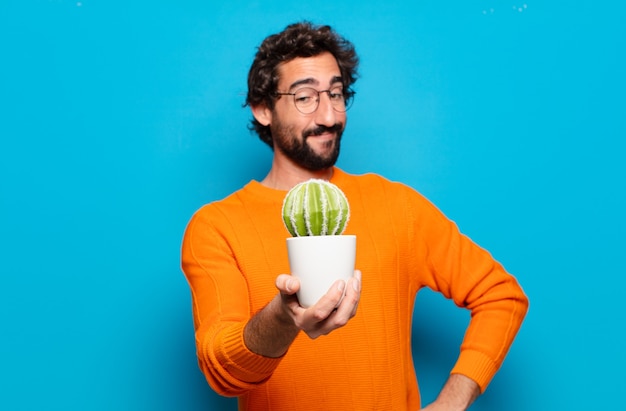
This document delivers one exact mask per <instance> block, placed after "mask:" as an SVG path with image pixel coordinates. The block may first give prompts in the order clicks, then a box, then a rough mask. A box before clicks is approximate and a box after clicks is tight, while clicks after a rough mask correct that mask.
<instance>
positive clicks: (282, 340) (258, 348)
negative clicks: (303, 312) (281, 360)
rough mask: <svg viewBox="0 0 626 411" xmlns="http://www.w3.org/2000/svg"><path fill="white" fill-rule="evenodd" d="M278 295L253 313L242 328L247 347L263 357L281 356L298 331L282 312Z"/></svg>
mask: <svg viewBox="0 0 626 411" xmlns="http://www.w3.org/2000/svg"><path fill="white" fill-rule="evenodd" d="M280 298H281V297H280V295H277V296H276V297H275V298H274V299H272V301H270V302H269V304H267V305H266V306H265V307H264V308H263V309H262V310H261V311H259V312H258V313H257V314H255V315H254V316H253V317H252V318H250V321H248V324H246V326H245V328H244V330H243V338H244V342H245V344H246V347H248V349H249V350H250V351H252V352H254V353H256V354H259V355H263V356H265V357H272V358H278V357H281V356H283V355H284V354H285V353H286V352H287V350H288V349H289V346H290V345H291V343H292V342H293V340H294V339H295V338H296V336H297V335H298V332H299V331H300V330H299V329H298V328H297V327H296V326H295V325H294V324H293V321H291V318H289V316H287V315H285V313H284V312H282V308H281V304H280Z"/></svg>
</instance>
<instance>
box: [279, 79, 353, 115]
mask: <svg viewBox="0 0 626 411" xmlns="http://www.w3.org/2000/svg"><path fill="white" fill-rule="evenodd" d="M335 89H341V94H342V96H343V105H344V109H343V110H342V109H339V108H337V107H335V105H334V104H333V100H332V99H331V96H330V94H331V92H332V91H333V90H335ZM302 90H313V91H314V92H316V93H317V99H316V100H315V108H314V109H313V110H311V111H308V112H305V111H302V110H301V109H300V108H299V107H298V103H297V101H296V95H297V94H298V93H299V92H301V91H302ZM322 93H326V94H328V98H329V99H331V100H330V106H331V107H332V108H333V110H335V111H336V112H338V113H345V112H346V111H348V109H349V108H350V107H352V97H354V94H355V93H354V92H353V91H348V92H346V91H344V90H343V88H342V87H341V86H336V87H333V88H331V89H327V90H317V89H315V88H313V87H302V88H300V89H298V90H296V91H294V92H293V93H281V92H278V91H277V92H275V93H274V96H275V97H277V98H280V96H293V105H294V106H295V107H296V110H298V111H299V112H300V113H302V114H313V113H315V112H316V111H317V109H318V108H319V107H320V100H321V97H320V95H321V94H322ZM333 94H334V93H333Z"/></svg>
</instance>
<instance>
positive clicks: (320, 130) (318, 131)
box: [302, 123, 343, 139]
mask: <svg viewBox="0 0 626 411" xmlns="http://www.w3.org/2000/svg"><path fill="white" fill-rule="evenodd" d="M342 130H343V124H341V123H336V124H335V125H333V126H331V127H327V126H317V127H315V128H313V129H309V130H305V131H304V132H303V133H302V137H303V138H305V139H306V138H307V137H309V136H319V135H322V134H324V133H337V134H339V133H340V132H341V131H342Z"/></svg>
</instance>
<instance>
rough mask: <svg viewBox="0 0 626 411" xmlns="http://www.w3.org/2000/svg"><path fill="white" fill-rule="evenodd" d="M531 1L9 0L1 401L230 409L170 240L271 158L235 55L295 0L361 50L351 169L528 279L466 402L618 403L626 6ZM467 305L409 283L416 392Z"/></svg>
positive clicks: (299, 12)
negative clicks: (373, 177) (203, 355)
mask: <svg viewBox="0 0 626 411" xmlns="http://www.w3.org/2000/svg"><path fill="white" fill-rule="evenodd" d="M524 1H525V0H519V1H518V0H478V1H471V2H467V1H435V0H430V1H411V2H409V1H406V2H389V3H388V4H383V2H377V1H371V0H361V1H358V2H356V1H341V0H335V1H320V2H301V1H290V0H283V1H275V0H265V1H251V2H237V1H231V2H223V3H221V4H215V3H216V2H205V1H189V0H186V1H185V0H178V1H170V2H165V1H143V0H137V1H125V2H121V1H95V0H82V1H80V2H78V1H69V0H68V1H65V0H49V1H43V0H32V1H29V2H24V1H18V0H2V1H1V3H0V59H1V64H0V105H1V106H0V178H1V179H0V235H1V240H2V246H1V247H0V273H1V277H0V278H1V280H0V305H1V310H0V326H1V328H0V330H1V331H0V335H1V336H0V409H6V410H40V409H45V410H86V409H89V410H112V409H120V410H139V409H145V410H207V409H228V407H230V409H234V407H235V402H234V400H232V399H222V398H220V397H218V396H216V395H215V394H213V393H212V391H211V390H210V388H209V387H208V385H207V384H206V383H205V381H204V378H203V376H202V375H201V374H200V372H199V371H198V369H197V366H196V359H195V351H194V345H193V330H192V323H191V311H190V298H189V291H188V288H187V284H186V282H185V280H184V278H183V275H182V273H181V271H180V268H179V247H180V240H181V236H182V234H183V230H184V228H185V225H186V223H187V221H188V219H189V217H190V216H191V214H192V213H193V212H194V211H195V210H196V209H197V208H198V207H200V206H201V205H202V204H204V203H206V202H210V201H213V200H217V199H220V198H222V197H224V196H225V195H227V194H228V193H230V192H231V191H233V190H235V189H237V188H239V187H240V186H242V185H243V184H245V183H246V182H247V181H248V180H249V179H251V178H255V179H260V178H262V177H263V176H264V174H265V173H266V171H267V170H268V167H269V161H270V158H271V153H270V151H269V150H268V149H267V148H266V147H264V146H263V145H262V143H260V142H259V141H258V139H257V138H256V137H255V136H253V135H251V134H250V133H249V132H248V131H247V129H246V123H247V121H248V119H249V113H248V111H247V110H246V109H243V108H242V107H241V105H242V103H243V101H244V93H245V91H246V84H245V79H246V73H247V69H248V66H249V64H250V62H251V59H252V57H253V54H254V52H255V47H256V46H257V45H258V43H259V42H260V41H261V40H262V39H263V38H264V37H265V36H266V35H268V34H270V33H274V32H276V31H279V30H281V29H282V28H283V27H284V26H285V25H286V24H288V23H290V22H292V21H294V20H299V19H303V18H306V19H311V20H313V21H315V22H323V23H329V24H331V25H333V26H334V27H335V28H336V29H338V31H340V32H341V33H343V34H345V35H346V36H347V37H348V38H350V39H351V40H352V41H353V42H354V43H355V44H356V46H357V50H358V51H359V53H360V55H361V58H362V66H361V73H362V76H361V79H360V80H359V82H358V83H357V87H356V89H357V93H358V94H357V99H356V102H355V104H354V106H353V108H352V109H351V111H350V113H349V118H350V121H349V126H348V129H347V132H346V135H345V143H344V146H343V150H342V157H341V159H340V163H339V165H340V166H341V167H342V168H344V169H345V170H347V171H350V172H354V173H361V172H367V171H373V172H377V173H380V174H383V175H385V176H387V177H389V178H391V179H395V180H400V181H403V182H406V183H408V184H410V185H412V186H413V187H415V188H417V189H418V190H420V191H421V192H423V193H424V194H425V195H426V196H428V197H429V198H430V199H431V200H432V201H433V202H435V203H436V204H437V205H438V206H439V207H440V208H441V209H442V210H443V211H444V212H445V213H446V214H447V215H448V216H449V217H450V218H452V219H453V220H455V221H456V222H457V223H458V224H459V226H460V228H461V229H462V231H464V232H465V233H467V234H468V235H469V236H470V237H472V238H473V239H474V240H475V241H477V242H478V243H479V244H481V245H483V246H485V247H486V248H488V249H489V250H491V251H492V253H493V254H494V256H495V257H496V258H497V259H499V260H500V261H502V262H503V263H504V264H505V266H506V267H507V268H508V269H509V270H510V271H511V272H513V273H514V274H515V275H516V276H517V277H518V279H519V280H520V282H521V283H522V285H523V286H524V288H525V290H526V291H527V293H528V295H529V296H530V298H531V309H530V312H529V314H528V317H527V321H526V322H525V324H524V326H523V327H522V330H521V332H520V334H519V337H518V339H517V340H516V342H515V344H514V345H513V347H512V350H511V352H510V356H509V357H508V359H507V360H506V362H505V364H504V366H503V368H502V370H501V372H500V373H499V374H498V375H497V376H496V378H495V379H494V381H493V383H492V385H491V386H490V388H489V390H488V391H487V393H486V394H485V395H484V396H483V397H481V398H480V399H479V400H478V402H477V403H476V405H475V407H474V408H473V409H475V410H490V411H495V410H505V409H506V410H509V411H515V410H557V409H558V410H562V409H563V410H564V409H567V410H584V409H606V408H608V409H615V405H614V404H615V403H616V401H617V398H618V397H621V396H622V395H621V394H620V393H621V392H622V390H623V382H624V375H623V370H624V368H625V366H626V358H625V354H624V350H623V346H624V343H623V340H622V338H621V334H620V332H621V329H623V328H624V319H623V316H622V312H621V311H622V308H623V303H622V295H623V289H624V288H626V281H625V280H624V277H625V275H626V269H625V266H624V254H625V253H624V246H625V245H626V241H625V239H624V234H623V233H624V231H625V230H626V224H625V223H626V221H625V218H624V210H625V208H626V198H625V194H624V191H625V184H624V177H625V176H626V170H625V167H624V165H623V164H624V160H623V157H624V148H625V144H624V141H625V139H626V125H625V120H624V119H625V111H626V110H625V108H626V105H625V103H624V101H625V100H624V98H625V97H624V96H625V95H626V80H625V78H626V76H625V73H626V64H625V62H624V55H625V50H626V47H625V46H626V44H625V43H626V29H625V27H626V26H624V24H623V21H624V18H625V17H626V16H625V12H626V7H625V6H624V5H623V2H617V1H614V2H610V1H596V2H582V3H581V2H548V3H549V4H545V3H546V2H533V1H531V0H527V1H526V2H525V3H524ZM467 320H468V316H467V313H465V312H462V311H461V310H458V309H457V308H456V307H454V306H453V305H452V303H450V302H448V301H446V300H444V299H443V298H441V297H439V296H438V295H435V294H433V293H430V292H424V293H421V294H420V295H419V296H418V302H417V308H416V313H415V343H414V347H415V357H416V369H417V373H418V376H419V379H420V384H421V389H422V395H423V397H424V400H425V401H429V400H432V399H433V398H434V397H435V395H436V393H437V391H438V389H439V387H440V386H441V384H442V383H443V382H444V380H445V377H446V374H447V372H448V370H449V369H450V367H451V366H452V364H453V362H454V360H455V358H456V355H457V350H458V344H459V343H460V339H461V338H462V332H463V329H464V327H465V324H466V323H467ZM220 407H222V408H220ZM224 407H226V408H224Z"/></svg>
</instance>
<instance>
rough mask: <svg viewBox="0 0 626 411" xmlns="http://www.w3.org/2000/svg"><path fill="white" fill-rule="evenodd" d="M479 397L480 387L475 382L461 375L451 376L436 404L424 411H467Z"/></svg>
mask: <svg viewBox="0 0 626 411" xmlns="http://www.w3.org/2000/svg"><path fill="white" fill-rule="evenodd" d="M479 395H480V387H479V386H478V384H477V383H476V382H475V381H474V380H472V379H471V378H469V377H466V376H464V375H461V374H451V375H450V378H448V381H447V382H446V384H445V385H444V386H443V388H442V389H441V392H440V393H439V396H438V397H437V399H436V400H435V402H433V403H432V404H430V405H429V406H427V407H425V408H423V410H428V411H457V410H459V411H462V410H467V409H468V408H469V406H470V405H471V404H472V403H473V402H474V400H475V399H476V398H477V397H478V396H479Z"/></svg>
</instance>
